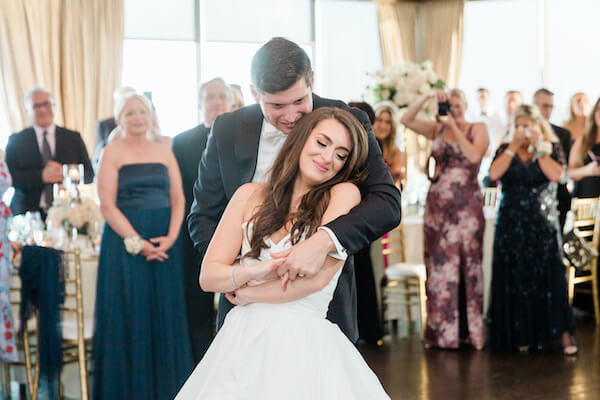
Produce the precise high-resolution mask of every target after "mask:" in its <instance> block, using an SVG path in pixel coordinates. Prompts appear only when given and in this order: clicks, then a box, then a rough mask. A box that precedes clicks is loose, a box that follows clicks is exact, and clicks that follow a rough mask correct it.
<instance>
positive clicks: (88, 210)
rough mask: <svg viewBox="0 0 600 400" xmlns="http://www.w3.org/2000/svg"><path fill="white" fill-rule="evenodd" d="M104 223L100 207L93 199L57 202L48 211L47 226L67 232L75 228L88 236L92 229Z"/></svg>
mask: <svg viewBox="0 0 600 400" xmlns="http://www.w3.org/2000/svg"><path fill="white" fill-rule="evenodd" d="M103 222H104V219H103V218H102V213H101V212H100V207H98V204H96V202H95V201H94V200H92V199H89V198H84V199H79V198H75V199H72V200H68V201H64V202H57V203H55V205H53V206H52V207H50V209H49V210H48V216H47V217H46V224H47V225H52V226H53V227H59V226H62V227H64V228H65V229H66V230H67V232H71V231H72V229H73V228H75V229H77V232H78V233H80V234H84V235H86V234H88V233H89V232H90V229H91V228H93V227H94V225H95V224H96V223H98V224H97V225H101V224H102V223H103Z"/></svg>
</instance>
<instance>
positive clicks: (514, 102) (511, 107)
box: [500, 90, 523, 143]
mask: <svg viewBox="0 0 600 400" xmlns="http://www.w3.org/2000/svg"><path fill="white" fill-rule="evenodd" d="M504 100H505V101H506V107H505V111H506V119H505V120H504V129H503V131H504V132H502V139H503V140H504V137H505V136H506V135H508V131H509V130H510V123H511V122H510V121H511V120H512V115H513V113H514V112H515V110H516V109H517V107H519V106H520V105H521V104H523V97H522V96H521V92H519V91H518V90H509V91H507V92H506V95H505V96H504ZM500 143H502V140H501V141H500Z"/></svg>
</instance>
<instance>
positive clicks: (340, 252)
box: [317, 226, 348, 261]
mask: <svg viewBox="0 0 600 400" xmlns="http://www.w3.org/2000/svg"><path fill="white" fill-rule="evenodd" d="M320 230H324V231H325V232H327V234H328V235H329V237H330V238H331V241H332V242H333V245H334V246H335V249H336V251H335V252H331V253H328V254H327V255H328V256H329V257H333V258H336V259H338V260H342V261H343V260H345V259H346V258H348V253H347V252H346V249H344V248H343V247H342V244H341V243H340V241H339V240H338V238H337V237H336V236H335V233H333V231H332V230H331V229H329V228H328V227H326V226H320V227H318V228H317V231H320Z"/></svg>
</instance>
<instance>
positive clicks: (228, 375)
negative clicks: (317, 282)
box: [175, 225, 389, 400]
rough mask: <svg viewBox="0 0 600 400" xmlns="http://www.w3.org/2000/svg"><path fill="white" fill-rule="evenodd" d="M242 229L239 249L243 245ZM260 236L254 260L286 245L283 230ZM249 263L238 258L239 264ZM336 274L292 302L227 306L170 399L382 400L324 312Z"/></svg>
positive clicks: (377, 385) (374, 382)
mask: <svg viewBox="0 0 600 400" xmlns="http://www.w3.org/2000/svg"><path fill="white" fill-rule="evenodd" d="M243 230H244V240H243V244H242V254H245V253H246V252H247V251H249V250H250V246H249V242H248V239H247V237H246V233H245V232H246V229H245V225H244V226H243ZM266 241H267V243H268V244H269V245H270V247H269V248H267V249H264V250H263V251H262V253H261V255H260V259H261V260H265V259H269V258H270V253H271V252H278V251H282V250H284V249H286V248H288V247H290V242H289V235H288V236H286V237H285V238H284V239H282V240H281V241H280V242H279V243H273V242H272V241H271V240H270V239H266ZM256 262H258V261H257V260H248V259H244V260H242V265H244V266H247V267H249V268H251V265H252V264H254V263H256ZM340 273H341V269H340V271H338V273H337V274H336V275H335V276H334V278H333V279H332V280H331V282H329V284H328V285H327V286H326V287H325V288H324V289H323V290H321V291H319V292H315V293H313V294H310V295H309V296H306V297H304V298H302V299H299V300H296V301H290V302H287V303H280V304H267V303H253V304H249V305H247V306H237V307H234V308H233V309H232V310H231V311H230V312H229V313H228V314H227V317H226V318H225V322H224V324H223V326H222V328H221V329H220V330H219V333H218V334H217V336H216V337H215V339H214V341H213V343H212V345H211V346H210V348H209V349H208V351H207V352H206V354H205V356H204V358H203V359H202V361H200V363H199V364H198V366H197V367H196V369H195V370H194V372H192V374H191V375H190V377H189V378H188V380H187V381H186V383H185V384H184V386H183V387H182V388H181V390H180V391H179V393H178V394H177V397H176V398H175V399H176V400H201V399H202V400H213V399H214V400H258V399H260V400H282V399H286V400H296V399H298V400H309V399H310V400H317V399H323V400H325V399H327V400H334V399H344V400H351V399H357V400H358V399H360V400H364V399H369V400H378V399H389V396H388V395H387V394H386V393H385V391H384V390H383V387H382V386H381V384H380V383H379V380H378V379H377V377H376V376H375V374H374V373H373V372H372V371H371V370H370V369H369V367H368V365H367V364H366V363H365V361H364V360H363V358H362V356H361V355H360V353H359V352H358V350H356V348H355V347H354V345H353V344H352V343H351V342H350V341H349V340H348V339H347V338H346V336H345V335H344V334H343V333H342V331H341V330H340V329H339V328H338V326H337V325H335V324H333V323H331V322H329V321H328V320H327V319H326V318H325V316H326V314H327V309H328V306H329V302H330V301H331V299H332V297H333V292H334V290H335V287H336V285H337V281H338V278H339V276H340ZM254 283H255V284H256V283H258V282H254Z"/></svg>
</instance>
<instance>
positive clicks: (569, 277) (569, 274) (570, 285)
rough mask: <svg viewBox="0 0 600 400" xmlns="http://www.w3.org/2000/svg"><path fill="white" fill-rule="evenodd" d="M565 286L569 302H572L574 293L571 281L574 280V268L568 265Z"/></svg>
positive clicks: (573, 285)
mask: <svg viewBox="0 0 600 400" xmlns="http://www.w3.org/2000/svg"><path fill="white" fill-rule="evenodd" d="M567 276H568V278H567V287H568V291H569V304H573V296H574V294H575V284H574V283H573V281H574V280H575V268H573V267H569V269H568V272H567Z"/></svg>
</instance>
